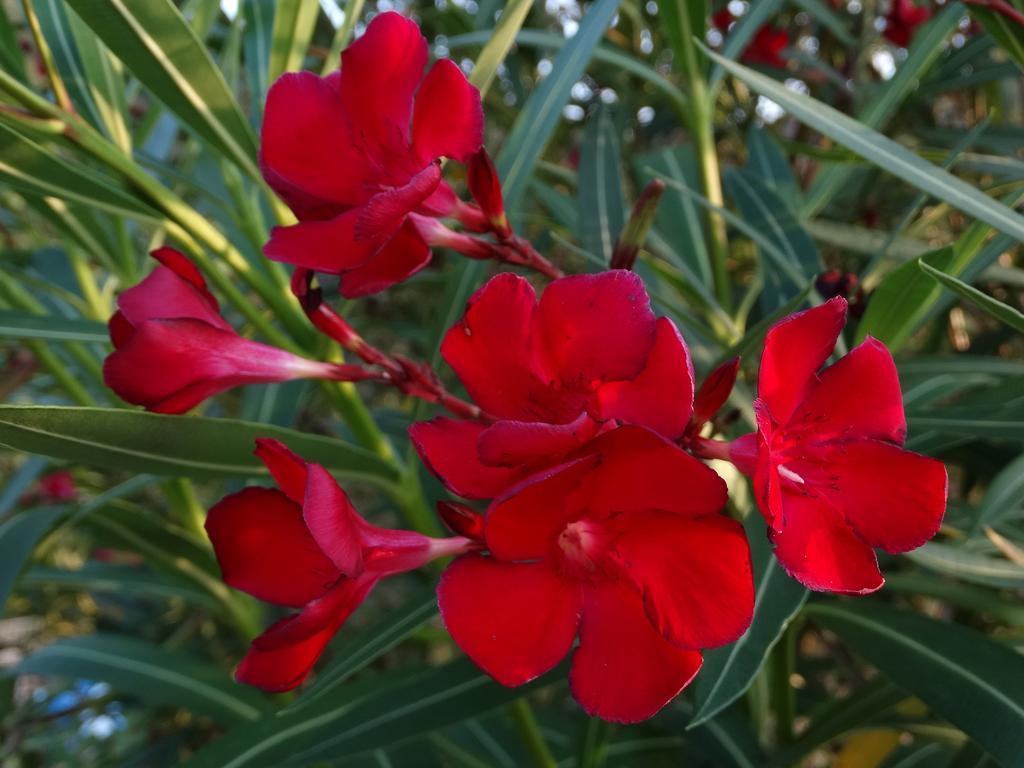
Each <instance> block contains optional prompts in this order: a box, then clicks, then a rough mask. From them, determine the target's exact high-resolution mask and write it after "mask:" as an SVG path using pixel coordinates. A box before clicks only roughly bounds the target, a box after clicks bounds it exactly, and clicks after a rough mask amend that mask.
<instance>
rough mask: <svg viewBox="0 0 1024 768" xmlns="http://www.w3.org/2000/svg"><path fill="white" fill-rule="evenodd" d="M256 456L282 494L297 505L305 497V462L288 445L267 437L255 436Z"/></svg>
mask: <svg viewBox="0 0 1024 768" xmlns="http://www.w3.org/2000/svg"><path fill="white" fill-rule="evenodd" d="M253 453H255V454H256V456H257V458H259V460H260V461H262V462H263V464H264V466H266V468H267V469H268V470H269V471H270V475H271V476H272V477H273V478H274V482H275V483H277V485H278V487H279V488H280V489H281V490H282V491H283V492H284V495H285V496H287V497H288V498H289V499H291V500H292V501H294V502H295V503H296V504H298V505H299V506H302V502H303V501H304V500H305V498H306V475H307V472H306V462H305V460H304V459H303V458H302V457H301V456H299V455H297V454H295V453H293V452H292V450H291V449H290V448H288V446H286V445H285V444H284V443H281V442H278V441H277V440H271V439H270V438H268V437H257V438H256V450H255V451H253Z"/></svg>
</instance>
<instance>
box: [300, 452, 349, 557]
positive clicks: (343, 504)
mask: <svg viewBox="0 0 1024 768" xmlns="http://www.w3.org/2000/svg"><path fill="white" fill-rule="evenodd" d="M302 518H303V520H305V521H306V526H307V527H308V528H309V532H310V534H312V536H313V539H314V540H315V541H316V544H317V546H318V547H319V548H320V551H321V552H323V553H324V554H325V555H327V556H328V557H329V558H330V559H331V562H332V563H334V567H335V568H337V569H338V571H339V572H340V573H341V574H342V575H344V576H348V577H354V576H357V575H359V573H360V572H361V571H362V570H363V547H362V541H361V540H360V531H359V527H360V526H359V522H360V519H359V513H357V512H356V510H355V507H353V506H352V502H351V501H349V498H348V496H347V495H346V493H345V492H344V491H343V490H342V489H341V487H340V486H339V485H338V483H337V482H336V481H335V480H334V478H333V477H331V475H330V474H329V473H328V472H327V470H326V469H324V468H323V467H321V466H320V465H319V464H310V465H309V466H308V470H307V480H306V497H305V501H304V502H303V504H302Z"/></svg>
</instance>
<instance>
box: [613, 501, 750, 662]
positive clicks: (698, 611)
mask: <svg viewBox="0 0 1024 768" xmlns="http://www.w3.org/2000/svg"><path fill="white" fill-rule="evenodd" d="M615 522H616V527H619V528H621V530H622V533H621V534H620V535H619V536H618V537H617V538H616V539H615V544H614V549H615V552H616V553H617V555H618V559H619V562H620V563H621V564H622V566H623V567H624V568H625V572H626V575H627V576H628V577H629V578H630V580H631V581H632V582H633V583H634V584H635V585H636V586H637V588H638V589H639V590H640V592H641V593H642V594H643V596H644V606H645V608H646V610H647V616H648V617H649V618H650V620H651V623H652V624H654V626H655V627H656V628H657V629H658V631H659V632H660V633H661V634H662V635H663V636H664V637H665V638H667V639H668V640H670V641H671V642H673V643H675V644H676V645H678V646H679V647H681V648H688V649H691V650H699V649H701V648H715V647H717V646H719V645H724V644H725V643H731V642H732V641H733V640H736V639H737V638H738V637H739V636H740V635H742V634H743V633H744V632H745V631H746V629H747V627H748V626H750V619H751V617H752V616H753V613H754V579H753V575H752V574H751V569H750V548H749V547H748V546H747V539H746V537H745V536H744V534H743V528H742V527H741V526H740V524H739V523H737V522H736V521H735V520H730V519H729V518H727V517H718V516H713V517H703V518H689V517H680V516H678V515H672V514H669V513H666V512H639V513H634V514H630V515H623V516H622V517H620V518H617V519H616V521H615Z"/></svg>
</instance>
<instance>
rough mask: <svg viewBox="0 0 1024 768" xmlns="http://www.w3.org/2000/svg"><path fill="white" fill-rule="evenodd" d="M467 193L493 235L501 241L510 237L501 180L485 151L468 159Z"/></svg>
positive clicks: (482, 150) (510, 231)
mask: <svg viewBox="0 0 1024 768" xmlns="http://www.w3.org/2000/svg"><path fill="white" fill-rule="evenodd" d="M467 182H468V184H469V192H470V194H471V195H473V199H474V200H476V202H477V204H478V205H479V206H480V209H481V210H482V211H483V212H484V215H485V216H486V217H487V220H488V221H489V222H490V225H491V228H492V230H493V231H494V234H495V235H497V236H498V237H499V238H501V239H503V240H504V239H506V238H509V237H511V236H512V228H511V227H510V226H509V223H508V217H507V216H506V215H505V201H504V199H503V198H502V194H501V179H500V178H498V169H497V168H495V167H494V163H493V161H492V160H491V156H490V155H488V154H487V150H485V149H481V150H480V151H479V152H477V153H476V154H474V155H473V156H472V157H471V158H470V159H469V177H468V179H467Z"/></svg>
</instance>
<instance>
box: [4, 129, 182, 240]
mask: <svg viewBox="0 0 1024 768" xmlns="http://www.w3.org/2000/svg"><path fill="white" fill-rule="evenodd" d="M0 179H3V180H4V181H6V182H7V183H8V184H10V185H11V186H12V187H15V188H16V189H19V190H25V191H27V192H30V193H32V194H36V195H42V196H49V197H56V198H58V199H60V200H68V201H73V202H76V203H81V204H82V205H84V206H87V207H90V208H95V209H99V210H103V211H107V212H108V213H112V214H114V215H115V216H128V217H130V218H133V219H142V220H149V221H162V220H163V217H162V216H161V215H160V214H159V213H157V212H156V211H155V210H154V209H152V208H150V207H149V206H147V205H145V204H144V203H141V202H139V198H138V196H137V195H135V194H133V193H131V192H129V191H128V190H127V189H124V188H123V187H120V186H119V185H118V184H117V183H116V182H115V181H113V180H111V179H108V178H106V177H105V176H102V175H100V174H99V173H97V172H96V171H93V170H92V169H90V168H87V167H86V166H84V165H80V164H78V163H73V162H71V161H69V160H66V159H64V158H61V157H58V156H57V155H55V154H54V153H52V152H51V151H49V149H47V148H45V147H43V146H41V145H40V144H37V143H36V142H35V141H33V140H32V139H30V138H28V137H27V136H24V135H22V134H20V133H18V132H17V131H15V130H13V129H12V128H10V127H8V126H7V125H5V124H3V123H0Z"/></svg>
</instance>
